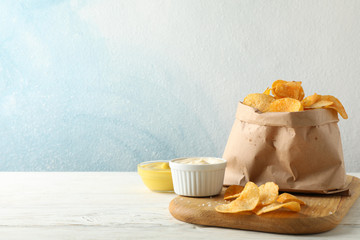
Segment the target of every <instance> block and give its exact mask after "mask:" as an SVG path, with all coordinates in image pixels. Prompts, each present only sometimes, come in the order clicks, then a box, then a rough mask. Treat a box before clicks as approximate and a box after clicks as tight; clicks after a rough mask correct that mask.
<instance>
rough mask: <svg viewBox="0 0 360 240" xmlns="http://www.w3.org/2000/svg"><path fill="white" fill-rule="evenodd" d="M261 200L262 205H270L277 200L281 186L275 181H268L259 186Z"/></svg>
mask: <svg viewBox="0 0 360 240" xmlns="http://www.w3.org/2000/svg"><path fill="white" fill-rule="evenodd" d="M259 191H260V201H259V204H261V205H262V206H265V205H269V204H270V203H273V202H275V201H276V199H277V198H278V195H279V186H278V185H277V184H275V183H274V182H267V183H265V184H262V185H260V186H259Z"/></svg>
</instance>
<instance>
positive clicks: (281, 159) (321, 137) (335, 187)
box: [223, 102, 347, 194]
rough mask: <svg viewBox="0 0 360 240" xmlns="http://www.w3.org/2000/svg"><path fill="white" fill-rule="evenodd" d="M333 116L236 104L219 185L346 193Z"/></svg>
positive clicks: (320, 111) (325, 112) (333, 113)
mask: <svg viewBox="0 0 360 240" xmlns="http://www.w3.org/2000/svg"><path fill="white" fill-rule="evenodd" d="M338 121H339V119H338V116H337V112H336V111H334V110H332V109H315V110H309V111H301V112H268V113H261V112H260V111H259V110H257V109H255V108H252V107H249V106H247V105H244V104H242V103H241V102H240V103H239V105H238V109H237V112H236V119H235V122H234V124H233V127H232V129H231V132H230V135H229V138H228V142H227V144H226V147H225V151H224V154H223V158H224V159H226V160H227V161H228V162H227V166H226V169H225V178H224V185H235V184H238V185H244V184H245V183H246V182H248V181H252V182H254V183H256V184H258V185H260V184H263V183H265V182H270V181H272V182H275V183H276V184H278V185H279V188H280V191H290V192H304V193H324V194H329V193H339V192H345V191H346V190H347V186H346V172H345V166H344V159H343V150H342V144H341V137H340V131H339V127H338V125H337V122H338Z"/></svg>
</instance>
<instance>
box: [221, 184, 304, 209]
mask: <svg viewBox="0 0 360 240" xmlns="http://www.w3.org/2000/svg"><path fill="white" fill-rule="evenodd" d="M224 199H225V200H232V201H231V202H230V203H228V204H222V205H218V206H216V207H215V210H216V211H217V212H221V213H240V212H242V213H255V214H256V215H261V214H263V213H267V212H271V211H275V210H277V209H280V208H286V209H288V210H290V211H293V212H299V211H300V210H301V206H300V205H305V203H304V202H303V201H302V200H300V199H298V198H297V197H295V196H294V195H291V194H289V193H282V194H281V195H279V186H278V185H277V184H275V183H274V182H267V183H265V184H263V185H260V186H259V187H258V186H257V185H256V184H255V183H253V182H248V183H247V184H246V185H245V187H242V186H239V185H231V186H230V187H228V188H227V189H226V191H225V194H224Z"/></svg>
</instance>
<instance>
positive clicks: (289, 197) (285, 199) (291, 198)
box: [276, 193, 305, 205]
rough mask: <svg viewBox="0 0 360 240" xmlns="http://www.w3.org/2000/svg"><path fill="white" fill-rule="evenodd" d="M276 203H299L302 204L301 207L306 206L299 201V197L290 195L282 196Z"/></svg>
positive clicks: (283, 194)
mask: <svg viewBox="0 0 360 240" xmlns="http://www.w3.org/2000/svg"><path fill="white" fill-rule="evenodd" d="M276 201H277V202H279V203H287V202H298V203H300V205H305V203H304V202H303V201H302V200H300V199H298V198H297V197H295V196H294V195H292V194H290V193H282V194H280V195H279V197H278V198H277V200H276Z"/></svg>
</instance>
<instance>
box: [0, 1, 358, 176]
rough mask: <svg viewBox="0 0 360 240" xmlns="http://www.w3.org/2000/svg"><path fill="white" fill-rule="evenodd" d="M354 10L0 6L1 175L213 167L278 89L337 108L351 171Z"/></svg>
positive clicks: (332, 5)
mask: <svg viewBox="0 0 360 240" xmlns="http://www.w3.org/2000/svg"><path fill="white" fill-rule="evenodd" d="M359 12H360V1H351V0H348V1H327V0H325V1H319V0H316V1H315V0H314V1H268V0H264V1H256V0H255V1H254V0H249V1H225V0H213V1H178V0H175V1H148V0H144V1H137V0H128V1H116V0H113V1H91V0H88V1H70V0H64V1H50V0H34V1H30V0H29V1H25V0H20V1H12V0H8V1H1V2H0V139H1V140H0V170H1V171H134V170H136V164H137V163H139V162H141V161H146V160H153V159H171V158H175V157H182V156H221V155H222V152H223V150H224V147H225V144H226V141H227V137H228V134H229V132H230V129H231V126H232V124H233V120H234V116H235V110H236V106H237V102H238V101H239V100H242V99H243V98H244V97H245V96H246V95H247V94H248V93H253V92H262V91H263V90H264V89H266V87H268V86H269V85H270V84H271V83H272V82H273V81H274V80H276V79H284V80H295V81H302V82H303V87H304V89H305V93H306V94H307V95H310V94H313V93H314V92H317V93H319V94H332V95H335V96H336V97H338V98H339V99H340V100H341V101H342V102H343V104H344V106H345V108H346V110H347V112H348V115H349V119H348V120H343V119H341V120H340V122H339V126H340V129H341V134H342V141H343V148H344V155H345V161H346V162H345V163H346V169H347V171H360V164H358V160H359V155H360V148H359V147H358V146H359V142H360V131H359V122H360V104H359V100H360V99H359V98H360V97H359V92H360V83H359V80H360V46H359V43H360V15H359Z"/></svg>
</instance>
